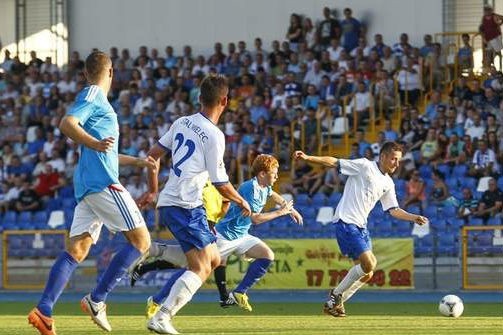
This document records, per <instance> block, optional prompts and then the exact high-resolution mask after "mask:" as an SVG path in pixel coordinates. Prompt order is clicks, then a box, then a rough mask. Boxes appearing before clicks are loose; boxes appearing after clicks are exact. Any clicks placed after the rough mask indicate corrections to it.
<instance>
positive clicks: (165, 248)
mask: <svg viewBox="0 0 503 335" xmlns="http://www.w3.org/2000/svg"><path fill="white" fill-rule="evenodd" d="M154 244H155V245H154ZM153 247H155V248H156V249H157V254H155V255H151V254H150V255H149V257H159V258H161V259H162V260H164V261H168V262H170V263H172V264H174V265H176V266H179V267H181V268H184V267H186V266H187V256H185V254H184V252H183V250H182V247H181V246H180V245H179V244H167V243H159V242H153V243H152V246H151V247H150V248H151V249H152V248H153Z"/></svg>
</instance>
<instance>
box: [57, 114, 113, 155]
mask: <svg viewBox="0 0 503 335" xmlns="http://www.w3.org/2000/svg"><path fill="white" fill-rule="evenodd" d="M59 129H60V130H61V132H62V133H63V134H65V135H66V136H68V137H69V138H71V139H72V140H73V141H74V142H76V143H78V144H82V145H85V146H86V147H88V148H90V149H93V150H96V151H99V152H107V151H109V150H111V149H112V147H113V145H114V142H115V139H114V138H113V137H106V138H104V139H102V140H98V139H96V138H94V137H93V136H91V135H89V134H88V133H87V132H86V131H85V130H84V128H82V127H81V126H80V120H79V119H78V118H76V117H75V116H72V115H66V116H65V117H63V119H62V120H61V122H60V124H59Z"/></svg>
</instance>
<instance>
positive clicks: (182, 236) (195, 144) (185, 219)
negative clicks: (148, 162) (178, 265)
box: [139, 75, 251, 334]
mask: <svg viewBox="0 0 503 335" xmlns="http://www.w3.org/2000/svg"><path fill="white" fill-rule="evenodd" d="M228 93H229V87H228V84H227V79H226V78H225V77H223V76H220V75H209V76H207V77H206V78H204V79H203V81H202V82H201V87H200V95H199V101H200V103H201V105H202V111H201V113H197V114H193V115H190V116H184V117H181V118H179V119H177V120H176V121H175V122H174V123H173V125H172V126H171V128H170V129H169V130H168V132H167V133H166V134H165V135H163V136H162V137H161V138H160V139H159V142H158V143H157V144H155V145H154V146H153V147H152V148H151V149H150V150H149V153H148V155H149V156H152V157H153V158H154V159H156V160H157V161H158V160H159V158H160V157H162V156H164V155H166V154H167V153H169V154H170V155H171V157H172V169H171V170H170V174H169V179H168V181H167V183H166V185H165V186H164V188H163V190H162V191H161V193H160V194H159V198H158V200H157V207H158V208H159V211H160V218H161V222H162V223H163V224H164V225H166V226H167V227H168V228H169V229H170V231H171V232H172V233H173V235H174V237H175V238H176V239H177V240H178V242H179V243H180V246H181V248H182V250H183V252H184V253H185V256H186V258H187V264H188V265H187V270H186V271H184V270H181V272H179V277H178V279H177V280H176V281H175V283H174V284H173V285H172V287H171V284H166V285H165V287H164V288H163V289H162V290H161V291H164V292H167V291H169V295H168V296H167V298H166V300H165V301H164V302H163V304H162V306H160V308H159V310H158V311H157V312H156V314H155V315H154V316H153V317H152V318H150V319H149V320H148V321H147V328H148V329H149V330H152V331H155V332H157V333H159V334H178V332H177V331H176V329H175V328H174V327H173V325H172V324H171V319H172V318H173V316H174V315H176V313H177V312H178V311H179V310H180V308H182V307H183V306H184V305H185V304H187V303H188V302H189V301H190V300H191V299H192V296H193V295H194V293H195V292H196V291H197V290H198V289H199V288H200V287H201V285H202V283H203V282H204V281H205V280H206V279H207V278H208V276H209V275H210V273H211V271H212V270H213V269H214V268H215V267H216V266H217V265H218V264H220V256H219V254H218V251H217V248H216V245H215V235H213V233H212V232H211V231H210V229H209V227H208V222H207V219H206V212H205V210H204V207H203V200H202V193H203V188H204V185H205V184H206V182H207V180H208V178H209V179H210V181H211V182H212V183H213V185H215V187H216V188H217V190H218V191H219V192H220V194H222V196H224V197H225V198H226V199H229V200H231V201H234V202H236V203H237V204H238V205H239V206H240V207H241V209H242V211H243V214H244V215H245V216H249V215H250V214H251V211H250V206H249V205H248V203H247V202H246V200H244V199H243V197H241V195H239V193H238V192H237V191H236V190H235V189H234V187H233V186H232V184H231V183H229V177H228V176H227V172H226V170H225V164H224V159H223V158H224V151H225V137H224V134H223V133H222V131H221V130H220V129H219V128H218V126H217V124H218V120H219V118H220V115H222V113H223V111H224V110H225V108H226V106H227V94H228ZM147 179H148V184H149V185H148V186H149V191H148V192H147V193H145V194H144V195H143V196H142V197H141V198H140V200H139V203H140V206H143V205H145V204H147V203H149V202H152V201H153V200H154V199H155V197H156V196H157V191H158V174H157V170H156V171H152V172H150V173H149V174H148V178H147ZM152 303H153V302H152V301H151V299H149V300H148V304H152ZM154 303H155V302H154ZM157 303H160V301H157ZM156 305H157V304H156Z"/></svg>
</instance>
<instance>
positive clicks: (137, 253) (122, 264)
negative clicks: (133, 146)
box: [28, 51, 157, 335]
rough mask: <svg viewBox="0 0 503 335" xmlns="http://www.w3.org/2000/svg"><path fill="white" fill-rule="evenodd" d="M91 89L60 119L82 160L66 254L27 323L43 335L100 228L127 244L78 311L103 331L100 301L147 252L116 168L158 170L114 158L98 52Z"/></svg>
mask: <svg viewBox="0 0 503 335" xmlns="http://www.w3.org/2000/svg"><path fill="white" fill-rule="evenodd" d="M85 74H86V78H87V80H88V82H89V84H90V86H88V87H86V88H84V89H83V90H82V91H81V92H80V93H79V95H78V96H77V98H76V100H75V104H74V105H73V107H72V109H71V110H70V111H69V112H68V114H67V115H66V116H65V117H64V118H63V120H62V121H61V124H60V129H61V132H62V133H63V134H65V135H66V136H68V137H69V138H71V139H72V140H73V141H75V142H76V143H78V144H80V150H81V156H80V159H79V162H78V164H77V169H76V171H75V174H74V187H75V197H76V198H77V202H78V204H77V207H75V214H74V218H73V222H72V226H71V229H70V242H69V245H68V246H67V250H66V251H64V252H63V253H62V254H61V255H60V256H59V257H58V259H57V260H56V262H55V263H54V265H53V266H52V268H51V271H50V273H49V278H48V279H47V284H46V287H45V290H44V292H43V294H42V297H41V299H40V301H39V303H38V305H37V306H36V307H35V308H34V309H33V310H32V311H31V312H30V314H29V315H28V321H29V323H30V324H31V325H33V326H34V327H35V328H37V329H38V331H39V332H40V334H42V335H55V334H56V328H55V325H54V320H53V319H52V309H53V306H54V304H55V303H56V301H57V300H58V298H59V296H60V295H61V293H62V292H63V289H64V288H65V286H66V284H67V283H68V280H69V279H70V276H71V275H72V273H73V271H74V270H75V268H76V267H77V265H78V264H79V263H80V262H82V261H83V260H84V259H85V258H86V256H87V254H88V252H89V249H90V247H91V245H92V244H95V243H96V241H97V239H98V237H99V235H100V231H101V228H102V226H103V225H105V226H106V227H107V228H108V230H110V231H111V232H118V231H120V232H122V233H123V234H124V235H125V237H126V239H127V240H128V241H129V243H128V244H127V245H126V246H125V247H124V248H123V249H121V250H120V251H119V252H117V254H116V255H115V257H114V258H113V259H112V261H111V263H110V265H109V267H108V268H107V270H106V271H105V273H104V274H103V276H102V277H101V279H100V281H99V282H98V285H97V286H96V288H95V289H94V290H93V291H92V292H91V293H90V294H88V295H86V296H85V297H84V298H83V299H82V301H81V307H82V309H83V310H84V311H85V312H86V313H88V314H89V315H90V316H91V318H92V320H93V321H94V322H95V323H96V324H97V325H98V326H99V327H100V328H102V329H103V330H105V331H111V330H112V327H111V326H110V323H109V322H108V319H107V315H106V305H105V299H106V297H107V295H108V293H109V292H110V291H111V290H112V289H113V288H114V287H115V285H116V284H117V283H118V282H119V281H120V279H121V278H122V276H123V275H124V274H125V273H126V271H127V269H128V267H129V266H131V265H132V264H133V263H134V262H135V261H136V260H137V259H139V258H140V257H141V256H142V255H143V254H144V253H145V252H146V251H148V249H149V247H150V235H149V232H148V230H147V228H146V225H145V221H144V220H143V217H142V216H141V213H140V210H139V209H138V207H137V206H136V204H135V202H134V200H133V199H132V197H131V196H130V194H129V193H128V191H127V190H126V189H125V188H124V187H123V186H122V185H121V184H120V183H119V166H118V165H119V164H124V165H135V166H138V167H149V169H150V170H153V169H155V168H157V165H156V162H155V161H154V160H153V159H152V158H147V159H139V158H134V157H131V156H125V155H119V154H118V143H119V139H118V137H119V124H118V122H117V114H116V113H115V112H114V110H113V108H112V106H111V105H110V104H109V102H108V100H107V94H108V91H109V90H110V85H111V83H112V76H113V70H112V62H111V60H110V58H109V57H108V56H107V55H106V54H105V53H103V52H99V51H97V52H93V53H91V54H90V55H89V56H88V57H87V59H86V63H85Z"/></svg>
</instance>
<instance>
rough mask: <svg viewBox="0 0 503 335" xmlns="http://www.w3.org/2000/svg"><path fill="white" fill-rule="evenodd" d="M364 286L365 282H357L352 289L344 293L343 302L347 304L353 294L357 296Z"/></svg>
mask: <svg viewBox="0 0 503 335" xmlns="http://www.w3.org/2000/svg"><path fill="white" fill-rule="evenodd" d="M363 285H365V282H363V281H361V280H357V281H355V282H354V283H353V285H351V287H350V288H348V289H347V290H346V291H344V292H343V293H342V302H346V300H348V299H349V298H351V297H352V296H353V294H355V292H356V291H358V290H359V289H360V288H361V287H362V286H363Z"/></svg>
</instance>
